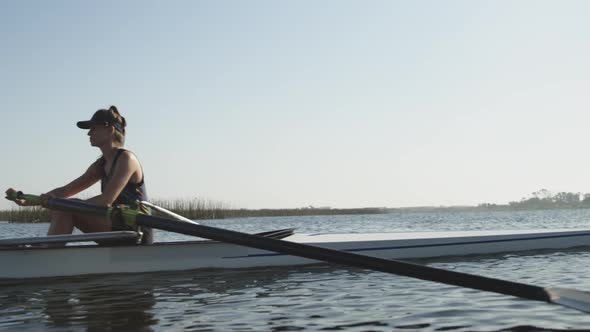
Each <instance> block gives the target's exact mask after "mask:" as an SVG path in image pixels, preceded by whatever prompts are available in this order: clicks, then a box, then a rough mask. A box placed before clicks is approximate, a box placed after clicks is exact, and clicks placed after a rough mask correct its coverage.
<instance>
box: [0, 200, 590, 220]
mask: <svg viewBox="0 0 590 332" xmlns="http://www.w3.org/2000/svg"><path fill="white" fill-rule="evenodd" d="M152 203H153V204H155V205H158V206H161V207H163V208H165V209H167V210H170V211H172V212H174V213H177V214H179V215H181V216H184V217H186V218H189V219H192V220H203V219H227V218H251V217H286V216H322V215H324V216H325V215H361V214H386V213H428V212H432V213H435V212H495V211H524V210H556V209H580V208H589V206H588V205H584V206H580V205H572V206H564V205H550V206H522V205H518V206H515V205H479V206H423V207H405V208H383V207H379V208H375V207H368V208H349V209H334V208H313V207H308V208H295V209H234V208H230V207H228V205H227V204H225V203H223V202H218V201H210V200H203V199H197V198H195V199H177V200H172V201H170V200H154V201H152ZM0 221H7V222H9V223H43V222H49V221H50V211H49V210H47V209H44V208H41V207H38V206H34V207H15V208H12V209H10V210H0Z"/></svg>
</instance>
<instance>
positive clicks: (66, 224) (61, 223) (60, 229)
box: [47, 211, 74, 235]
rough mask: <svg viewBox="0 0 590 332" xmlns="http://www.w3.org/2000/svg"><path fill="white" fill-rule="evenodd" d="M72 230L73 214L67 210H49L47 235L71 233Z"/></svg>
mask: <svg viewBox="0 0 590 332" xmlns="http://www.w3.org/2000/svg"><path fill="white" fill-rule="evenodd" d="M73 231H74V221H73V215H72V214H71V213H69V212H62V211H51V224H50V225H49V230H47V235H62V234H72V232H73Z"/></svg>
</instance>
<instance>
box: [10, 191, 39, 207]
mask: <svg viewBox="0 0 590 332" xmlns="http://www.w3.org/2000/svg"><path fill="white" fill-rule="evenodd" d="M6 199H8V200H11V201H16V200H17V199H22V200H24V201H26V202H27V203H29V204H30V205H43V199H42V198H41V196H37V195H29V194H23V192H22V191H17V192H11V193H9V194H7V195H6Z"/></svg>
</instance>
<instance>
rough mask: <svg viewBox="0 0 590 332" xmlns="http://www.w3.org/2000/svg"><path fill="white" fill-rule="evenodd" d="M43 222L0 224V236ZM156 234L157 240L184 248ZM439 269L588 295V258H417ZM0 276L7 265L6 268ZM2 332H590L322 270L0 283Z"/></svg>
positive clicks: (341, 221) (570, 321)
mask: <svg viewBox="0 0 590 332" xmlns="http://www.w3.org/2000/svg"><path fill="white" fill-rule="evenodd" d="M589 220H590V210H550V211H518V212H436V213H435V212H432V213H393V214H384V215H360V216H313V217H307V216H306V217H275V218H245V219H227V220H208V221H204V222H203V223H204V224H208V225H211V226H215V227H221V228H228V229H235V230H239V231H245V232H258V231H265V230H272V229H279V228H287V227H296V228H297V230H298V231H299V232H301V233H316V232H395V231H435V230H485V229H531V228H585V227H589V228H590V225H588V224H589ZM47 226H48V225H47V224H8V223H0V237H1V238H10V237H21V236H34V235H43V234H44V233H45V232H46V230H47ZM188 238H189V237H187V236H182V235H176V234H170V233H165V232H159V231H157V232H156V240H157V241H172V240H179V239H188ZM414 262H418V263H421V264H428V265H430V266H433V267H437V268H444V269H449V270H455V271H461V272H467V273H473V274H479V275H483V276H488V277H493V278H501V279H506V280H511V281H519V282H524V283H528V284H535V285H539V286H551V287H568V288H575V289H579V290H587V291H590V278H588V272H589V270H590V269H589V265H590V249H589V248H586V249H572V250H567V251H558V252H555V251H543V252H528V253H525V254H518V255H517V254H499V255H486V256H467V257H452V258H439V259H432V260H417V261H414ZM0 268H3V269H4V268H10V267H9V266H2V267H0ZM0 330H2V331H4V330H6V331H562V330H567V331H572V330H573V331H590V314H584V313H581V312H577V311H575V310H571V309H567V308H564V307H560V306H557V305H550V304H545V303H541V302H534V301H527V300H522V299H517V298H513V297H509V296H503V295H497V294H492V293H485V292H480V291H475V290H469V289H463V288H458V287H453V286H446V285H442V284H437V283H432V282H426V281H419V280H414V279H410V278H405V277H398V276H395V275H389V274H385V273H379V272H373V271H367V270H362V269H357V268H344V267H341V266H330V265H327V264H321V265H311V266H304V267H281V268H266V269H247V270H196V271H185V272H168V273H150V274H132V275H105V276H84V277H70V278H57V279H55V278H53V279H45V280H39V281H35V282H23V283H22V284H17V285H9V286H0Z"/></svg>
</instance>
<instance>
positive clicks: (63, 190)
mask: <svg viewBox="0 0 590 332" xmlns="http://www.w3.org/2000/svg"><path fill="white" fill-rule="evenodd" d="M100 174H101V169H100V163H99V162H98V160H97V161H95V162H94V163H92V165H90V167H88V169H87V170H86V172H84V174H82V175H81V176H80V177H78V178H77V179H75V180H74V181H72V182H70V183H68V184H66V185H65V186H63V187H59V188H55V189H53V190H51V191H49V192H47V193H45V194H44V195H47V196H49V197H58V198H67V197H70V196H73V195H76V194H77V193H79V192H81V191H82V190H84V189H87V188H89V187H90V186H92V185H93V184H95V183H96V182H98V180H100Z"/></svg>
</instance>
